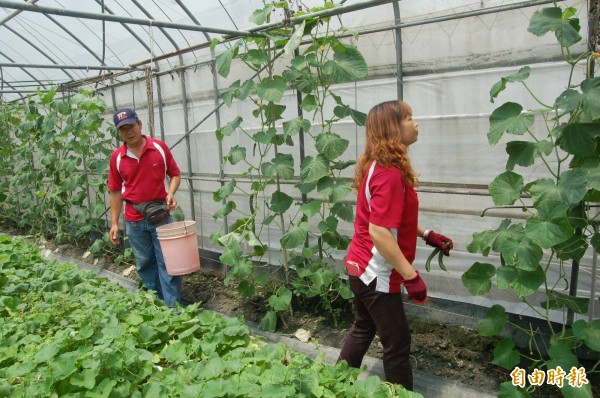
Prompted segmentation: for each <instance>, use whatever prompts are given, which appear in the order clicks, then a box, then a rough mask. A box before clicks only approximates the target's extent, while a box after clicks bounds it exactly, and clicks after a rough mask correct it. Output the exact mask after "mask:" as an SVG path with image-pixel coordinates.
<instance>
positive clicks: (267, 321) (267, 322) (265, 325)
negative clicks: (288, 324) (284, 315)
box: [260, 311, 277, 332]
mask: <svg viewBox="0 0 600 398" xmlns="http://www.w3.org/2000/svg"><path fill="white" fill-rule="evenodd" d="M260 328H261V329H262V330H266V331H267V332H274V331H275V330H276V329H277V313H276V312H275V311H268V312H267V313H266V314H265V316H264V317H263V319H261V321H260Z"/></svg>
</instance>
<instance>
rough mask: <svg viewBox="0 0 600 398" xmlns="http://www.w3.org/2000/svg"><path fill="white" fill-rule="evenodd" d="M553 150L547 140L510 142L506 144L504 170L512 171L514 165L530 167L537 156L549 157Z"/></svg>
mask: <svg viewBox="0 0 600 398" xmlns="http://www.w3.org/2000/svg"><path fill="white" fill-rule="evenodd" d="M553 149H554V144H553V143H552V142H550V141H547V140H542V141H538V142H528V141H510V142H509V143H507V144H506V153H508V161H507V162H506V169H507V170H513V169H514V167H515V166H516V165H518V166H523V167H528V166H531V165H533V163H534V162H535V159H536V158H537V157H538V156H540V155H542V154H544V155H549V154H550V153H551V152H552V150H553Z"/></svg>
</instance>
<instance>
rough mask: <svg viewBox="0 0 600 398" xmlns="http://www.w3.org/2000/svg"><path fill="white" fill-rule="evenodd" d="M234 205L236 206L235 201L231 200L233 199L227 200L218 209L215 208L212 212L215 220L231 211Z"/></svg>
mask: <svg viewBox="0 0 600 398" xmlns="http://www.w3.org/2000/svg"><path fill="white" fill-rule="evenodd" d="M236 207H237V205H236V204H235V202H233V201H230V202H227V203H225V206H223V207H221V208H220V209H219V210H217V211H216V212H215V213H214V214H213V218H214V219H215V220H217V219H219V218H223V217H225V216H226V215H228V214H229V213H231V212H232V211H233V210H234V209H235V208H236Z"/></svg>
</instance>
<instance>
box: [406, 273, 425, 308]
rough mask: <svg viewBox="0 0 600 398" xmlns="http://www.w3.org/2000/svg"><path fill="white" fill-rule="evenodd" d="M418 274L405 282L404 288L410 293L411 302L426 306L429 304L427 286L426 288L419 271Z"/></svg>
mask: <svg viewBox="0 0 600 398" xmlns="http://www.w3.org/2000/svg"><path fill="white" fill-rule="evenodd" d="M416 272H417V275H415V276H414V277H413V278H410V279H405V280H404V287H405V288H406V291H407V292H408V299H409V300H412V301H413V302H414V303H417V304H424V303H426V302H427V286H425V282H423V279H421V275H420V274H419V271H416Z"/></svg>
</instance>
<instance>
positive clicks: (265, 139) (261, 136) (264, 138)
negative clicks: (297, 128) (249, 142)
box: [252, 123, 285, 145]
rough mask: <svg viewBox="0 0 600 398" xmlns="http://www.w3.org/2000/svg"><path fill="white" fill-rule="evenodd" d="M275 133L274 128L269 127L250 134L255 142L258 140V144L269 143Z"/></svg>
mask: <svg viewBox="0 0 600 398" xmlns="http://www.w3.org/2000/svg"><path fill="white" fill-rule="evenodd" d="M284 128H285V123H284ZM276 134H277V130H275V129H274V128H270V129H267V131H259V132H257V133H256V134H254V136H252V139H253V140H254V141H256V142H258V143H259V144H265V145H266V144H270V143H272V142H273V138H275V135H276Z"/></svg>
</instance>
